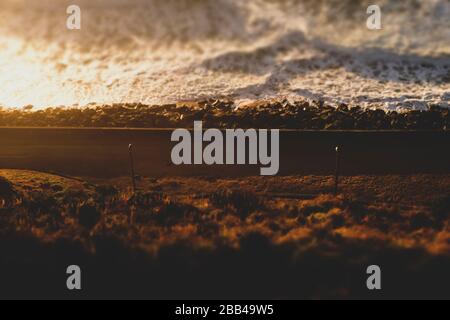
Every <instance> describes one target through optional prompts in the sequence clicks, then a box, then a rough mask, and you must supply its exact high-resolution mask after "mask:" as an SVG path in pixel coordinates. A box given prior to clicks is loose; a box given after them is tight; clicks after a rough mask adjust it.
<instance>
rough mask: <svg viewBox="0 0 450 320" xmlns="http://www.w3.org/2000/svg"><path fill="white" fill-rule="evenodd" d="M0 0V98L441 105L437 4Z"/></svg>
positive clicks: (447, 27)
mask: <svg viewBox="0 0 450 320" xmlns="http://www.w3.org/2000/svg"><path fill="white" fill-rule="evenodd" d="M377 2H378V3H379V5H380V7H381V9H382V14H383V16H382V18H383V19H382V22H383V29H382V30H379V31H370V30H368V29H367V28H366V19H367V13H366V9H367V6H368V5H369V4H371V1H369V0H358V1H351V0H327V1H325V0H303V1H295V0H291V1H289V0H279V1H270V0H80V1H77V3H78V5H79V6H80V7H81V10H82V29H81V30H79V31H69V30H67V29H66V27H65V23H66V19H67V14H66V8H67V6H68V5H70V4H72V1H70V0H46V1H39V2H37V1H34V0H3V1H2V2H1V3H0V19H1V21H2V23H1V24H0V37H1V42H0V70H1V73H0V87H1V88H2V90H1V91H0V105H3V106H5V107H21V106H24V105H30V104H31V105H34V106H35V107H39V108H42V107H46V106H59V105H64V106H77V105H78V106H83V105H87V104H89V103H98V104H103V103H117V102H142V103H148V104H161V103H170V102H175V101H180V100H193V99H202V98H209V97H229V98H233V99H235V100H237V101H242V102H246V101H249V100H250V101H251V100H255V99H263V98H279V97H286V98H288V99H298V98H307V99H322V100H324V101H327V102H330V103H338V102H347V103H357V104H359V105H362V106H366V107H380V108H387V109H401V108H416V109H417V108H418V109H421V108H426V107H427V105H428V104H431V103H432V104H440V105H443V106H448V105H449V98H450V92H449V89H448V88H449V82H450V24H449V23H448V17H449V16H450V1H449V0H429V1H418V0H405V1H394V0H380V1H377Z"/></svg>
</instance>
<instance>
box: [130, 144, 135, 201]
mask: <svg viewBox="0 0 450 320" xmlns="http://www.w3.org/2000/svg"><path fill="white" fill-rule="evenodd" d="M128 154H129V155H130V170H131V182H132V185H133V193H136V180H135V179H136V175H135V173H134V159H133V145H132V144H129V145H128Z"/></svg>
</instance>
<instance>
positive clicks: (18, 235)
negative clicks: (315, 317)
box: [0, 170, 450, 298]
mask: <svg viewBox="0 0 450 320" xmlns="http://www.w3.org/2000/svg"><path fill="white" fill-rule="evenodd" d="M0 177H3V179H2V180H1V183H0V188H1V191H2V192H1V194H2V201H1V204H2V208H1V211H0V212H1V213H0V225H1V228H0V237H1V240H2V241H0V252H1V253H2V254H1V255H0V263H1V268H2V270H4V272H2V274H1V276H0V282H1V283H2V286H1V288H0V296H2V297H11V296H16V297H44V296H45V297H63V298H70V297H72V298H73V297H82V296H86V297H112V298H118V297H121V298H130V297H138V298H348V297H352V298H361V297H370V298H381V297H384V298H386V297H397V298H398V297H406V298H413V297H425V298H430V297H444V298H449V297H450V289H449V288H450V284H449V280H448V279H449V277H448V270H450V269H449V267H450V216H449V208H450V176H448V175H409V176H398V175H397V176H395V175H390V176H353V177H344V178H343V179H342V182H341V188H340V194H339V195H333V194H331V192H332V190H333V178H332V177H329V176H287V177H274V178H268V179H267V178H261V177H249V178H236V179H214V178H175V177H174V178H160V179H150V178H142V179H140V181H138V188H139V191H138V192H137V193H136V194H133V193H132V192H131V191H130V181H129V179H128V178H115V179H99V178H96V179H95V178H91V179H84V180H81V179H73V178H65V177H61V176H57V175H50V174H45V173H39V172H33V171H22V170H0ZM70 264H78V265H80V266H81V267H82V268H83V270H84V272H85V277H86V279H87V280H85V281H86V287H85V288H84V290H83V291H82V293H79V294H75V296H74V294H72V293H69V292H67V291H65V290H64V289H65V277H66V275H65V268H66V267H67V266H68V265H70ZM370 264H378V265H380V266H381V267H382V269H383V272H384V273H383V274H384V278H383V279H384V283H386V286H385V287H384V290H383V292H382V294H379V293H378V294H377V293H371V292H369V291H367V289H366V287H365V278H366V274H365V268H366V267H367V266H368V265H370Z"/></svg>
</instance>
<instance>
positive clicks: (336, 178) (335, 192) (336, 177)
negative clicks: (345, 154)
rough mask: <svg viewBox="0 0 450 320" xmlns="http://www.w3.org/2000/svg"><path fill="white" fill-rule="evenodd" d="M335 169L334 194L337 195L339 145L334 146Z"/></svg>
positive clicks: (339, 161) (339, 162) (339, 164)
mask: <svg viewBox="0 0 450 320" xmlns="http://www.w3.org/2000/svg"><path fill="white" fill-rule="evenodd" d="M335 150H336V171H335V180H334V194H335V195H338V193H339V175H340V171H341V168H340V166H341V159H340V152H341V150H340V149H339V146H337V147H336V149H335Z"/></svg>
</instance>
